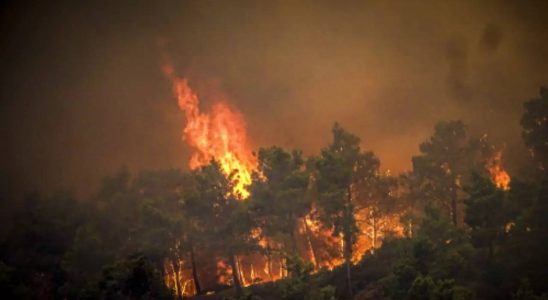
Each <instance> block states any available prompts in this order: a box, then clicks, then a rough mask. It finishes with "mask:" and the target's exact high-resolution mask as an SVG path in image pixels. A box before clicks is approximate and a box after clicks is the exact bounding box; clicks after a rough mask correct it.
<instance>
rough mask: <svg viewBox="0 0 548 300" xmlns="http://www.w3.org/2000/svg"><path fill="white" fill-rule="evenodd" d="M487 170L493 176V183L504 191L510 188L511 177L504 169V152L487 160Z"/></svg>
mask: <svg viewBox="0 0 548 300" xmlns="http://www.w3.org/2000/svg"><path fill="white" fill-rule="evenodd" d="M485 168H486V169H487V171H488V172H489V175H490V176H491V180H492V181H493V183H494V184H495V185H496V186H497V187H498V188H500V189H502V190H508V189H509V188H510V175H508V172H506V170H504V168H503V167H502V151H497V152H495V154H494V155H493V156H492V157H491V158H490V159H488V160H487V163H486V165H485Z"/></svg>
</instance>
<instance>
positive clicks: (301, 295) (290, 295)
mask: <svg viewBox="0 0 548 300" xmlns="http://www.w3.org/2000/svg"><path fill="white" fill-rule="evenodd" d="M287 268H288V272H289V273H290V274H292V276H291V277H290V278H289V279H287V280H285V281H283V282H282V283H281V284H280V289H281V295H282V299H284V300H335V288H334V287H333V286H330V285H327V286H323V287H319V286H317V285H316V284H315V283H314V281H313V280H312V278H311V275H310V274H311V272H312V270H313V269H314V267H313V266H312V265H311V264H308V263H304V262H303V261H302V259H300V258H299V257H290V258H288V259H287Z"/></svg>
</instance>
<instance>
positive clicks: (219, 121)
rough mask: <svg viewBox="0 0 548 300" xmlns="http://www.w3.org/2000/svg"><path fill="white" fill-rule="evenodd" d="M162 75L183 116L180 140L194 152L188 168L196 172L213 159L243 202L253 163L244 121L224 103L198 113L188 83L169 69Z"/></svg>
mask: <svg viewBox="0 0 548 300" xmlns="http://www.w3.org/2000/svg"><path fill="white" fill-rule="evenodd" d="M164 73H165V74H166V76H167V77H168V78H169V79H170V80H171V82H172V84H173V94H174V95H175V97H177V100H178V103H179V108H180V109H181V110H182V111H184V112H185V116H186V122H187V123H186V126H185V128H184V131H183V136H182V138H183V139H184V140H185V141H186V142H187V143H188V144H189V145H190V146H191V147H192V148H194V150H195V152H194V153H193V154H192V157H191V159H190V168H191V169H196V168H199V167H200V166H203V165H207V164H209V163H210V161H211V160H212V159H215V160H216V161H218V163H219V164H220V166H221V168H222V171H223V172H224V173H225V175H226V176H231V177H232V176H233V177H232V178H233V179H234V184H235V186H234V191H233V192H234V193H235V194H236V195H237V196H238V197H239V198H241V199H245V198H247V197H248V196H249V191H248V190H247V186H249V185H250V184H251V173H252V171H253V169H255V165H256V162H255V157H254V156H253V155H252V154H251V151H250V150H249V146H248V143H247V131H246V124H245V120H244V118H243V117H242V115H241V114H240V113H238V112H236V111H234V110H232V109H230V107H228V106H227V104H226V103H225V101H224V99H220V100H219V101H218V102H217V103H215V104H214V105H213V106H212V108H211V111H210V112H207V113H204V112H202V111H200V107H199V106H200V100H199V98H198V95H197V94H196V93H195V92H194V91H193V90H192V89H191V88H190V87H189V85H188V81H187V80H186V79H184V78H179V77H177V76H175V74H174V71H173V68H171V67H170V66H166V67H164Z"/></svg>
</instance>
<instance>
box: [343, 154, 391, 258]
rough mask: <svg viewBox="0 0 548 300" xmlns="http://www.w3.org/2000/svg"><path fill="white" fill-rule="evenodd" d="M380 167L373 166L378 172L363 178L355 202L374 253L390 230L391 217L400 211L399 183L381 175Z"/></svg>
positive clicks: (357, 214) (357, 216)
mask: <svg viewBox="0 0 548 300" xmlns="http://www.w3.org/2000/svg"><path fill="white" fill-rule="evenodd" d="M379 166H380V165H379V164H378V163H377V164H372V165H371V167H374V168H376V170H375V171H374V172H371V173H369V176H365V177H363V178H361V180H360V181H359V183H358V184H357V188H356V190H357V195H356V201H354V203H355V205H356V212H357V213H356V218H357V221H358V223H361V224H364V225H365V227H366V228H368V230H367V231H366V232H364V233H365V235H366V236H367V237H368V238H369V240H370V241H371V251H372V252H374V251H375V249H376V248H378V247H379V240H380V239H381V238H382V236H383V234H384V233H385V232H386V231H388V230H390V228H389V227H390V219H389V218H388V217H389V215H390V214H391V213H393V212H395V211H396V210H397V209H398V207H397V206H396V203H395V202H396V201H395V200H396V196H395V192H396V191H395V190H396V188H397V186H398V182H397V180H396V178H394V177H391V176H384V175H382V174H380V171H379ZM361 212H363V213H361ZM360 217H361V218H360Z"/></svg>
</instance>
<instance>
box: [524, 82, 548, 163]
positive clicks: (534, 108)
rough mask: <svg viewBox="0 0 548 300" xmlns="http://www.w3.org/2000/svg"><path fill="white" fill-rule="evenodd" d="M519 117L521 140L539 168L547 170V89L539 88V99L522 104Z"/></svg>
mask: <svg viewBox="0 0 548 300" xmlns="http://www.w3.org/2000/svg"><path fill="white" fill-rule="evenodd" d="M523 107H524V109H525V112H524V113H523V116H522V117H521V126H522V127H523V132H522V136H523V140H524V141H525V145H527V146H528V147H529V148H530V149H531V150H532V153H533V155H534V157H535V158H536V159H537V160H538V162H539V165H540V167H541V168H542V169H543V170H544V171H546V170H547V169H548V88H547V87H541V88H540V97H539V98H534V99H531V100H529V101H527V102H525V103H524V104H523Z"/></svg>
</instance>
